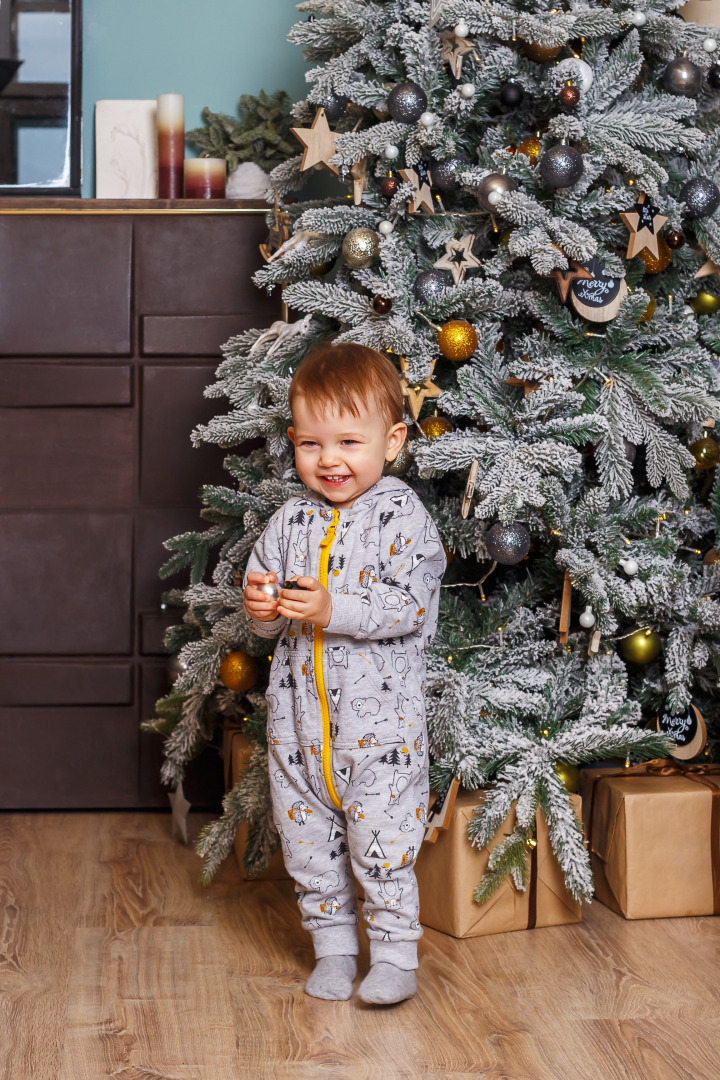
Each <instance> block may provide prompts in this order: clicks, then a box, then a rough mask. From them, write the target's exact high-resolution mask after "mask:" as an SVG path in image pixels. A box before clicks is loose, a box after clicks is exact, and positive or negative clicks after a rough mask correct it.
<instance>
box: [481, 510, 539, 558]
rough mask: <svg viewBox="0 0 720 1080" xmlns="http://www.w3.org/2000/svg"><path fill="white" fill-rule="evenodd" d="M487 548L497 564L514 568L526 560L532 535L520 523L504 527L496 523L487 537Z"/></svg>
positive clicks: (515, 522) (516, 522) (514, 522)
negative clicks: (522, 560)
mask: <svg viewBox="0 0 720 1080" xmlns="http://www.w3.org/2000/svg"><path fill="white" fill-rule="evenodd" d="M485 547H486V548H487V549H488V554H489V555H490V558H491V559H494V560H495V562H499V563H501V564H502V565H503V566H514V565H515V564H516V563H519V562H520V561H521V559H524V558H525V556H526V555H527V553H528V552H529V550H530V533H529V532H528V531H527V529H526V528H525V526H524V525H521V524H520V522H519V521H513V523H512V524H511V525H503V524H502V522H501V521H496V522H495V524H494V525H493V526H492V528H491V529H489V530H488V534H487V536H486V537H485Z"/></svg>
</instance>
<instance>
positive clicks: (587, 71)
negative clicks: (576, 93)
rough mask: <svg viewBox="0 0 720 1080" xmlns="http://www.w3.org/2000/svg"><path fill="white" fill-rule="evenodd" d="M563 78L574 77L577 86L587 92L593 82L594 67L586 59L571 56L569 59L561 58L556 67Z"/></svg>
mask: <svg viewBox="0 0 720 1080" xmlns="http://www.w3.org/2000/svg"><path fill="white" fill-rule="evenodd" d="M555 70H556V71H558V72H559V73H560V74H561V75H562V76H563V78H565V79H572V80H573V82H574V83H575V85H576V86H578V87H579V88H580V90H582V92H583V94H586V93H587V92H588V90H589V89H590V87H591V86H592V84H593V79H594V77H595V76H594V74H593V69H592V68H591V67H590V65H589V64H588V63H586V62H585V60H579V59H578V58H577V57H574V56H571V57H568V59H567V60H561V61H560V63H559V64H558V65H557V66H556V68H555Z"/></svg>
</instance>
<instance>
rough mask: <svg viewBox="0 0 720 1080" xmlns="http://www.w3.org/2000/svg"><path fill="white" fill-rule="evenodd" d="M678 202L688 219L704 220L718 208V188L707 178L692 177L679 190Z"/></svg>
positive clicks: (719, 203) (719, 193)
mask: <svg viewBox="0 0 720 1080" xmlns="http://www.w3.org/2000/svg"><path fill="white" fill-rule="evenodd" d="M678 197H679V199H680V202H683V203H685V213H686V214H687V216H688V217H690V218H705V217H710V215H711V214H714V213H715V211H716V210H717V208H718V206H720V188H718V186H717V184H715V183H713V181H712V180H710V179H708V177H707V176H693V177H691V179H690V180H686V181H685V183H684V184H683V186H682V187H681V188H680V194H679V196H678Z"/></svg>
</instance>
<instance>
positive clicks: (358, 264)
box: [342, 227, 380, 270]
mask: <svg viewBox="0 0 720 1080" xmlns="http://www.w3.org/2000/svg"><path fill="white" fill-rule="evenodd" d="M342 252H343V255H344V256H345V261H346V262H347V263H348V265H349V266H352V267H354V269H355V270H364V269H365V267H366V266H370V264H371V263H373V262H374V261H375V259H377V257H378V255H379V254H380V237H379V236H378V234H377V233H376V232H375V231H374V230H373V229H366V228H363V227H360V228H358V229H351V230H350V232H349V233H347V235H346V236H345V239H344V240H343V242H342Z"/></svg>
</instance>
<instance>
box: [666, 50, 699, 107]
mask: <svg viewBox="0 0 720 1080" xmlns="http://www.w3.org/2000/svg"><path fill="white" fill-rule="evenodd" d="M662 81H663V86H664V87H665V89H666V90H669V91H670V93H671V94H681V95H682V96H683V97H695V95H696V94H699V93H700V87H701V86H702V81H703V70H702V68H699V67H698V66H697V64H693V62H692V60H688V58H687V57H686V56H678V57H677V58H676V59H675V60H671V61H670V63H669V64H668V66H667V67H666V68H665V70H664V71H663V75H662Z"/></svg>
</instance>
